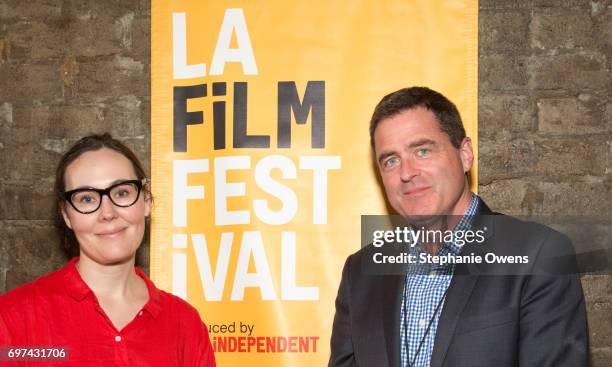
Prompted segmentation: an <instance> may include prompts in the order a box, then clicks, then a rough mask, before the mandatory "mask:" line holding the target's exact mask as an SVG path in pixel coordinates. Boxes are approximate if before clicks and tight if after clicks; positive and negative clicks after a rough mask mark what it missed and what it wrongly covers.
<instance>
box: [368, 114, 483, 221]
mask: <svg viewBox="0 0 612 367" xmlns="http://www.w3.org/2000/svg"><path fill="white" fill-rule="evenodd" d="M374 145H375V154H376V160H377V162H378V168H379V170H380V174H381V177H382V181H383V184H384V186H385V191H386V193H387V198H388V200H389V203H390V204H391V206H392V207H393V209H395V210H396V211H397V212H398V213H399V214H401V215H403V216H404V217H405V218H408V219H411V218H412V219H413V220H417V219H423V218H422V217H420V216H436V215H463V214H464V213H465V211H466V210H467V207H468V206H469V203H470V191H469V187H468V182H467V178H466V176H465V173H466V172H468V171H469V170H470V168H471V167H472V162H473V160H474V154H473V152H472V144H471V141H470V139H469V138H465V139H464V140H463V142H462V143H461V146H460V147H459V149H457V148H455V147H454V146H453V144H452V143H451V141H450V138H449V136H448V135H447V134H446V133H444V132H442V130H441V129H440V125H439V123H438V120H437V119H436V117H435V115H434V114H433V113H432V112H431V111H429V110H428V109H426V108H423V107H417V108H414V109H410V110H406V111H403V112H401V113H399V114H397V115H395V116H392V117H390V118H387V119H384V120H382V121H381V122H380V123H379V125H378V127H377V128H376V130H375V132H374Z"/></svg>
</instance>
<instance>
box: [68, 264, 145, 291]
mask: <svg viewBox="0 0 612 367" xmlns="http://www.w3.org/2000/svg"><path fill="white" fill-rule="evenodd" d="M134 262H135V259H134V257H132V258H131V259H130V260H128V261H126V262H123V263H119V264H113V265H102V264H99V263H97V262H95V261H93V260H91V259H89V258H88V257H87V256H83V255H81V257H80V258H79V262H78V263H77V264H76V267H77V270H78V271H79V274H80V275H81V278H83V281H85V283H86V284H87V285H88V286H89V288H90V289H91V290H92V291H93V292H94V294H95V295H96V296H97V297H104V298H110V299H116V300H120V299H129V298H133V297H135V296H136V294H137V293H139V292H138V290H139V285H140V284H141V282H142V280H141V279H140V277H139V276H138V275H137V274H136V273H135V272H134ZM136 297H137V296H136Z"/></svg>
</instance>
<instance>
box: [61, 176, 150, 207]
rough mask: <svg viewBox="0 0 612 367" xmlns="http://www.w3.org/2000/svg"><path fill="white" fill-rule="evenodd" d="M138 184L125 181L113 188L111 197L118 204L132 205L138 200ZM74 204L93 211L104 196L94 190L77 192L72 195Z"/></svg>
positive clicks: (110, 193)
mask: <svg viewBox="0 0 612 367" xmlns="http://www.w3.org/2000/svg"><path fill="white" fill-rule="evenodd" d="M138 191H139V190H138V186H137V185H136V184H134V183H123V184H120V185H117V186H115V187H113V188H111V190H110V192H109V195H108V196H109V198H110V200H111V201H112V202H113V204H115V205H117V206H123V207H125V206H130V205H133V204H134V203H135V202H136V200H138V193H139V192H138ZM71 201H72V204H73V205H74V206H75V208H76V209H77V210H78V211H80V212H92V211H95V210H97V209H98V207H99V206H100V202H101V201H102V197H101V196H100V193H99V192H97V191H94V190H83V191H78V192H75V193H74V194H73V195H72V197H71Z"/></svg>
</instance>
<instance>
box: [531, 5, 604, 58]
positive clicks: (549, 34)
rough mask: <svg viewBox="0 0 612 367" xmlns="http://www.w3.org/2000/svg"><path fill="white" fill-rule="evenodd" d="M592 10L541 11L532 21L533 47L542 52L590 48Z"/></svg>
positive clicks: (535, 13)
mask: <svg viewBox="0 0 612 367" xmlns="http://www.w3.org/2000/svg"><path fill="white" fill-rule="evenodd" d="M589 11H590V9H559V8H556V9H541V10H537V11H535V12H534V13H533V15H532V19H531V25H530V28H531V46H532V47H534V48H537V49H541V50H550V49H559V48H561V49H562V48H566V49H571V48H576V47H590V46H591V45H592V43H593V39H592V33H593V22H592V20H591V16H590V14H589Z"/></svg>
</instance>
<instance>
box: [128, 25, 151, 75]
mask: <svg viewBox="0 0 612 367" xmlns="http://www.w3.org/2000/svg"><path fill="white" fill-rule="evenodd" d="M132 55H133V56H134V59H136V60H138V61H140V62H142V63H145V64H149V63H151V19H150V18H148V17H146V18H136V19H134V20H133V22H132Z"/></svg>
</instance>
